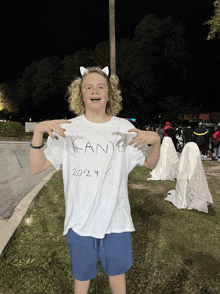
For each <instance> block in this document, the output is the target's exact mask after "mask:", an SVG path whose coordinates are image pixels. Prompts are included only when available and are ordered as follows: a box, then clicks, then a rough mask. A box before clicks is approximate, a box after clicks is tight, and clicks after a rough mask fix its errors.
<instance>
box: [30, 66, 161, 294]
mask: <svg viewBox="0 0 220 294" xmlns="http://www.w3.org/2000/svg"><path fill="white" fill-rule="evenodd" d="M80 72H81V77H80V78H77V79H76V80H74V81H73V82H72V84H71V85H70V86H69V88H68V93H69V104H70V109H71V110H72V111H73V112H75V114H76V115H77V117H75V118H73V119H70V120H53V121H45V122H41V123H39V124H38V125H37V126H36V127H35V129H34V136H33V141H32V142H31V147H32V148H31V150H30V169H31V172H32V173H33V174H37V173H41V172H42V171H44V170H45V169H47V168H48V167H49V166H50V165H51V164H53V166H54V167H55V168H56V169H57V170H59V168H60V167H61V166H62V169H63V184H64V196H65V208H66V210H65V222H64V232H63V234H64V235H66V236H67V243H68V246H69V252H70V257H71V270H72V274H73V277H74V290H75V293H80V294H84V293H87V292H88V289H89V284H90V280H91V279H93V278H95V277H96V276H97V274H98V268H97V259H98V258H99V260H100V262H101V264H102V268H103V271H104V272H105V273H106V274H107V275H108V276H109V283H110V287H111V289H112V292H113V293H120V294H124V293H126V279H125V273H126V272H127V271H128V270H129V269H130V268H131V266H132V264H133V259H132V243H131V232H133V231H135V229H134V226H133V222H132V218H131V213H130V204H129V198H128V190H127V181H128V174H129V173H130V172H131V171H132V169H133V168H134V167H135V166H136V165H140V166H144V167H147V168H150V169H153V168H155V167H156V165H157V162H158V160H159V155H160V137H159V135H158V134H157V133H155V132H149V131H148V132H147V131H141V130H139V129H136V128H134V126H133V125H132V124H131V123H130V122H129V121H128V120H126V119H124V118H119V117H116V115H117V114H118V113H119V112H120V110H121V109H122V106H121V100H122V97H121V96H120V93H121V92H120V90H119V88H118V83H119V79H118V77H117V76H111V77H109V69H108V67H105V68H104V69H101V68H99V67H92V68H88V69H85V68H84V67H80ZM44 132H48V134H49V137H48V140H47V148H46V149H45V150H44V151H43V150H42V145H41V144H42V136H43V133H44ZM55 134H57V137H58V140H55ZM134 135H136V137H134ZM135 143H136V144H135ZM134 144H135V145H134ZM149 144H151V147H149V146H147V145H149ZM38 145H41V146H39V147H37V146H38ZM137 147H139V148H137ZM36 148H40V149H36Z"/></svg>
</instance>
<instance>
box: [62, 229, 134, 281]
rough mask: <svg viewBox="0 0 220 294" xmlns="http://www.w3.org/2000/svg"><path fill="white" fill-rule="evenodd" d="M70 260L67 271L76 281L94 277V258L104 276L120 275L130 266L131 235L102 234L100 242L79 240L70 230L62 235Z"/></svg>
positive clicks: (87, 238)
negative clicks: (103, 235) (64, 235)
mask: <svg viewBox="0 0 220 294" xmlns="http://www.w3.org/2000/svg"><path fill="white" fill-rule="evenodd" d="M66 238H67V243H68V246H69V252H70V258H71V271H72V274H73V277H74V278H75V279H76V280H78V281H87V280H91V279H94V278H95V277H96V276H97V275H98V267H97V261H98V258H99V260H100V262H101V264H102V269H103V271H104V273H105V274H106V275H108V276H116V275H121V274H124V273H125V272H127V271H128V270H129V269H130V268H131V267H132V264H133V258H132V243H131V232H123V233H111V234H106V235H105V237H104V238H103V239H97V238H94V237H89V236H80V235H78V234H76V233H75V232H74V231H73V230H72V229H70V230H69V232H68V233H67V235H66Z"/></svg>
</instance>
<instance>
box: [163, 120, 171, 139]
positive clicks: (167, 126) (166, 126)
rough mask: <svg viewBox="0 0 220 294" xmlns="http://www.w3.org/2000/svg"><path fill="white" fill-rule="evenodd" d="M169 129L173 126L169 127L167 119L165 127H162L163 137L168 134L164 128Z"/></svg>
mask: <svg viewBox="0 0 220 294" xmlns="http://www.w3.org/2000/svg"><path fill="white" fill-rule="evenodd" d="M169 129H173V128H172V127H171V124H170V122H168V121H167V122H166V125H165V127H164V128H163V131H164V137H167V136H168V133H166V130H169Z"/></svg>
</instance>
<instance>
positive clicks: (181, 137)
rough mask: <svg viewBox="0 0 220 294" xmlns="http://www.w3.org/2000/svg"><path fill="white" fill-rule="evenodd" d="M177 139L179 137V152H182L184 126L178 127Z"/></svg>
mask: <svg viewBox="0 0 220 294" xmlns="http://www.w3.org/2000/svg"><path fill="white" fill-rule="evenodd" d="M176 132H177V133H176V139H177V148H176V150H177V152H179V153H181V152H182V150H183V147H184V140H183V130H182V127H179V128H177V129H176Z"/></svg>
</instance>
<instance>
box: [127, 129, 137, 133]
mask: <svg viewBox="0 0 220 294" xmlns="http://www.w3.org/2000/svg"><path fill="white" fill-rule="evenodd" d="M128 132H137V129H130V130H128Z"/></svg>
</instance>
